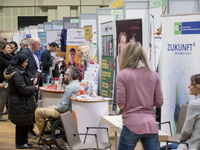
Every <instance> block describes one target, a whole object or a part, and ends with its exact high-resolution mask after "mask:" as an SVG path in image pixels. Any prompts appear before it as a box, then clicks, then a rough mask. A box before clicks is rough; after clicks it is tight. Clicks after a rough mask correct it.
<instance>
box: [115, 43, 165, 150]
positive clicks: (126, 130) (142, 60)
mask: <svg viewBox="0 0 200 150" xmlns="http://www.w3.org/2000/svg"><path fill="white" fill-rule="evenodd" d="M119 69H120V71H119V73H118V74H117V78H116V85H117V105H118V106H119V108H120V109H123V112H122V119H123V128H122V132H121V135H120V141H119V147H118V150H130V149H131V150H133V149H134V148H135V146H136V144H137V141H138V140H140V141H141V142H142V145H143V148H144V150H158V149H159V141H158V127H157V125H156V119H155V111H154V108H153V107H154V106H156V107H161V106H162V104H163V95H162V90H161V84H160V79H159V76H158V74H157V73H156V72H154V71H151V70H150V69H149V66H148V63H147V60H146V55H145V53H144V50H143V48H142V46H141V44H140V43H139V42H129V43H128V44H126V45H125V46H124V48H123V51H122V53H121V55H120V63H119Z"/></svg>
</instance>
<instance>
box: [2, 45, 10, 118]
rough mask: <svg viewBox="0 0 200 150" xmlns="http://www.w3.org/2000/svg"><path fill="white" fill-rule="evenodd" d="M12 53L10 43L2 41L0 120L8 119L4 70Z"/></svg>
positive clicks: (6, 85)
mask: <svg viewBox="0 0 200 150" xmlns="http://www.w3.org/2000/svg"><path fill="white" fill-rule="evenodd" d="M11 53H12V50H11V46H10V44H9V43H8V42H4V43H2V44H1V49H0V88H1V89H0V121H7V120H6V119H4V118H3V110H4V107H5V105H6V102H7V100H8V82H7V80H6V79H5V78H4V77H3V72H4V70H5V69H6V68H7V67H8V66H9V64H10V60H11V58H12V55H11Z"/></svg>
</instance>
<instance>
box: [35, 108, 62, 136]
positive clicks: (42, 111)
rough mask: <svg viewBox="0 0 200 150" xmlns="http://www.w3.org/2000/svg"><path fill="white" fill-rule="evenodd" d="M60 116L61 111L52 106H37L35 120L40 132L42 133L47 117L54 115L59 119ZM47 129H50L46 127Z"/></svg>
mask: <svg viewBox="0 0 200 150" xmlns="http://www.w3.org/2000/svg"><path fill="white" fill-rule="evenodd" d="M59 116H60V112H58V111H57V110H55V109H53V108H52V106H48V107H46V108H37V109H36V111H35V121H36V125H37V127H38V130H39V134H41V133H42V129H43V127H44V124H45V121H46V119H47V118H49V117H52V118H55V119H57V118H58V117H59ZM45 131H48V128H46V129H45Z"/></svg>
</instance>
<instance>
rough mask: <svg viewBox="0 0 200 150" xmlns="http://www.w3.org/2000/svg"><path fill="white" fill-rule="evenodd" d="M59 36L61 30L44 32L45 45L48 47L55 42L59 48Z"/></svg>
mask: <svg viewBox="0 0 200 150" xmlns="http://www.w3.org/2000/svg"><path fill="white" fill-rule="evenodd" d="M60 34H61V30H49V31H46V37H47V45H48V46H49V44H50V43H51V42H56V43H57V44H58V46H59V48H60V47H61V45H60Z"/></svg>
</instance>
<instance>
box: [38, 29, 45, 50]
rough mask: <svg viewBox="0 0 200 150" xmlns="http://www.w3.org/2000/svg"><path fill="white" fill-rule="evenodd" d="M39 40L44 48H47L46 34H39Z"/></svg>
mask: <svg viewBox="0 0 200 150" xmlns="http://www.w3.org/2000/svg"><path fill="white" fill-rule="evenodd" d="M38 38H39V39H40V41H41V45H42V46H43V47H45V46H47V35H46V32H38Z"/></svg>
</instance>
